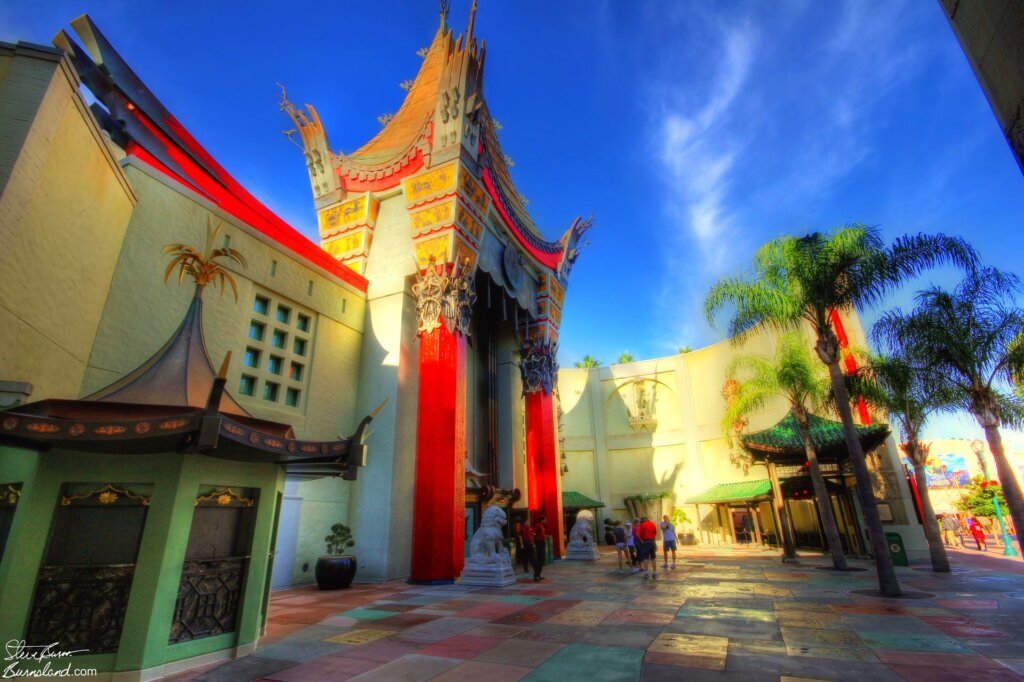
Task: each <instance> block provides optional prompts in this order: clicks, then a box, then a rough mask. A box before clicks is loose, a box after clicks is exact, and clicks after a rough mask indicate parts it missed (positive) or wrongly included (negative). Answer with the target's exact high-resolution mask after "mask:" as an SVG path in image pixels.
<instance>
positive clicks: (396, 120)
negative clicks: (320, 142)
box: [343, 28, 451, 171]
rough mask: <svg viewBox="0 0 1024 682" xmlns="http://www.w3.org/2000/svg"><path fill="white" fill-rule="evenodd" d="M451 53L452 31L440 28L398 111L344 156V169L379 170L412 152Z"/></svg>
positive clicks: (431, 113)
mask: <svg viewBox="0 0 1024 682" xmlns="http://www.w3.org/2000/svg"><path fill="white" fill-rule="evenodd" d="M450 52H451V30H445V29H443V28H440V29H438V31H437V33H436V34H435V35H434V40H433V42H431V44H430V48H429V49H428V50H427V54H426V56H425V57H424V58H423V64H422V65H421V66H420V70H419V73H417V74H416V78H415V79H414V80H413V84H412V87H410V88H409V92H408V93H407V94H406V96H405V99H404V100H403V101H402V106H400V107H399V108H398V112H396V113H395V115H394V116H393V117H392V118H391V120H390V121H388V122H387V123H386V124H385V125H384V127H383V128H382V129H381V130H380V132H378V133H377V134H376V135H374V136H373V138H371V139H370V141H369V142H367V143H366V144H364V145H363V146H362V147H360V148H359V149H357V150H356V151H354V152H352V153H351V154H347V155H344V156H343V164H344V167H345V170H353V171H355V170H380V169H382V168H383V167H386V166H389V165H391V164H392V163H393V162H394V161H396V160H397V159H399V158H402V157H404V156H407V155H410V154H412V153H414V149H415V148H416V147H417V146H418V143H419V142H420V140H421V139H422V138H423V137H424V132H425V129H426V127H427V126H428V125H429V123H430V121H431V120H432V119H433V117H434V108H435V105H436V103H437V90H438V85H439V83H440V82H441V75H442V73H443V71H444V67H445V63H446V61H447V57H448V54H449V53H450ZM349 166H351V169H350V168H348V167H349Z"/></svg>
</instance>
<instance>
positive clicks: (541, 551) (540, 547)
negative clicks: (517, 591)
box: [533, 516, 548, 582]
mask: <svg viewBox="0 0 1024 682" xmlns="http://www.w3.org/2000/svg"><path fill="white" fill-rule="evenodd" d="M547 522H548V520H547V518H546V517H544V516H542V517H540V519H538V520H537V523H536V524H534V526H533V581H534V582H539V581H540V580H541V577H540V573H541V571H542V570H544V555H545V554H546V553H547V546H548V541H547V537H548V529H547V525H546V524H547Z"/></svg>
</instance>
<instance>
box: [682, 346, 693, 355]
mask: <svg viewBox="0 0 1024 682" xmlns="http://www.w3.org/2000/svg"><path fill="white" fill-rule="evenodd" d="M692 352H693V349H692V348H690V347H689V346H682V347H680V349H679V354H680V355H686V354H687V353H692Z"/></svg>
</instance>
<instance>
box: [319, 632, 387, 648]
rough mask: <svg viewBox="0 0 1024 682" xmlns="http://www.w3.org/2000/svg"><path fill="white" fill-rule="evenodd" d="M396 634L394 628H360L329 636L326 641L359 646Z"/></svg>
mask: <svg viewBox="0 0 1024 682" xmlns="http://www.w3.org/2000/svg"><path fill="white" fill-rule="evenodd" d="M394 634H395V633H394V631H393V630H368V629H359V630H352V631H351V632H346V633H343V634H340V635H335V636H334V637H328V638H327V639H325V640H324V641H325V642H334V643H335V644H351V645H352V646H358V645H360V644H366V643H368V642H375V641H377V640H378V639H384V638H385V637H391V636H392V635H394Z"/></svg>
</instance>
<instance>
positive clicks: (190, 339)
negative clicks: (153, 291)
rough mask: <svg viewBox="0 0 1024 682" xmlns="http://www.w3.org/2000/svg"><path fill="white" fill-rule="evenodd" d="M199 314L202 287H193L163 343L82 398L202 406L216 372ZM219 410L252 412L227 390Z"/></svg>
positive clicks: (130, 402)
mask: <svg viewBox="0 0 1024 682" xmlns="http://www.w3.org/2000/svg"><path fill="white" fill-rule="evenodd" d="M202 315H203V298H202V290H201V289H199V288H198V287H197V289H196V293H195V296H193V297H192V302H191V303H190V304H189V307H188V311H187V312H186V313H185V318H184V319H183V320H182V321H181V324H180V325H178V329H177V330H176V331H175V332H174V334H173V335H172V336H171V338H170V339H168V340H167V342H166V343H165V344H164V345H163V347H161V348H160V350H158V351H157V352H156V353H154V354H153V355H152V356H151V357H150V358H149V359H148V360H146V361H145V362H144V363H142V364H141V365H139V366H138V367H136V368H135V369H134V370H132V371H131V372H129V373H128V374H126V375H125V376H124V377H122V378H121V379H119V380H117V381H115V382H114V383H112V384H110V385H109V386H107V387H106V388H102V389H100V390H99V391H96V392H95V393H92V394H91V395H88V396H86V397H85V398H84V400H87V401H91V400H95V401H99V402H110V403H129V404H143V405H183V406H188V407H204V406H205V404H206V400H207V398H208V397H209V395H210V391H211V389H212V388H213V384H214V380H215V379H216V378H217V373H216V371H214V369H213V365H212V364H211V363H210V356H209V355H207V353H206V341H205V339H204V338H203V324H202ZM219 410H220V411H221V412H226V413H230V414H234V415H239V416H244V417H250V416H252V415H250V414H249V412H248V411H247V410H246V409H245V408H243V407H242V406H241V405H239V404H238V402H237V401H235V399H234V398H232V397H231V395H230V394H229V393H228V392H227V391H224V392H223V393H222V394H221V398H220V405H219Z"/></svg>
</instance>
